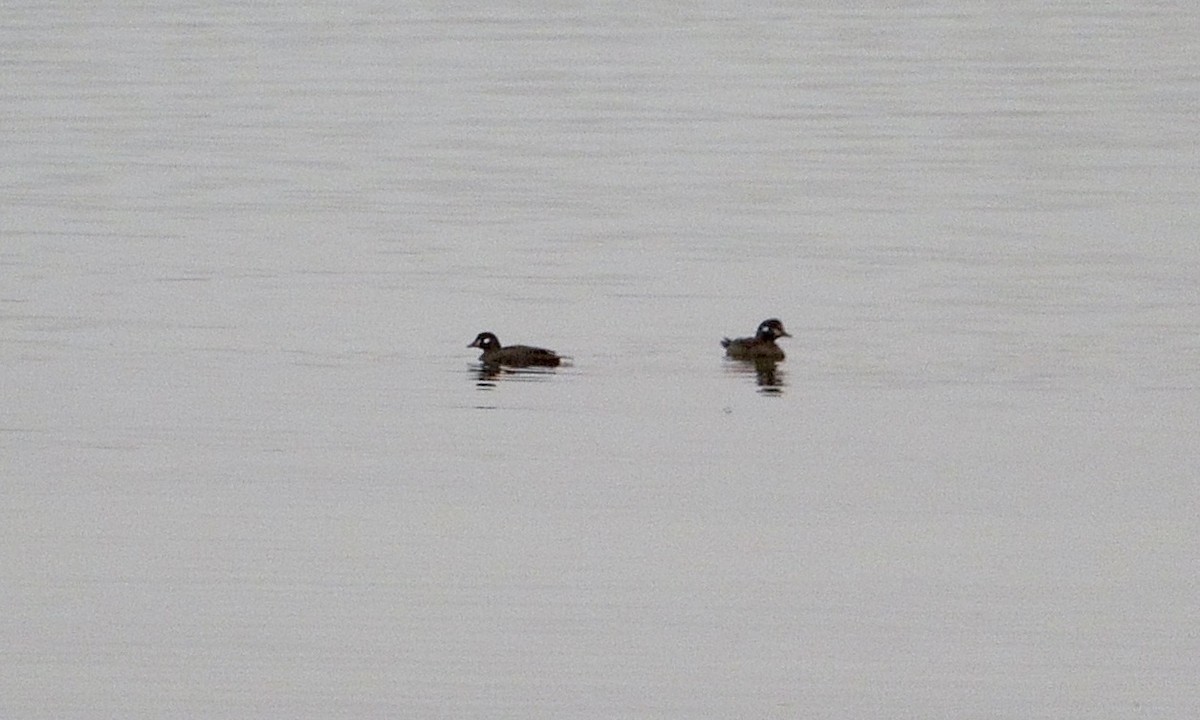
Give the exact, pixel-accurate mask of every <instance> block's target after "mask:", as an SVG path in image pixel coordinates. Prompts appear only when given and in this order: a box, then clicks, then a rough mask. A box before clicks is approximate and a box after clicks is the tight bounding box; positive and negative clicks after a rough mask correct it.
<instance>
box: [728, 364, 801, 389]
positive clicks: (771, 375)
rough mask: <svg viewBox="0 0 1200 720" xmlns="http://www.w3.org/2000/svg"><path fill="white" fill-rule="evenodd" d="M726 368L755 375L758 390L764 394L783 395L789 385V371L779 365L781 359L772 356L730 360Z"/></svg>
mask: <svg viewBox="0 0 1200 720" xmlns="http://www.w3.org/2000/svg"><path fill="white" fill-rule="evenodd" d="M726 369H727V370H728V371H729V372H732V373H734V374H735V375H751V374H753V375H754V383H755V384H756V385H758V391H759V392H760V393H762V394H764V395H782V394H783V388H784V387H785V386H786V385H787V380H786V378H787V373H786V372H784V371H783V369H782V368H780V367H779V361H778V360H773V359H770V358H756V359H754V360H730V361H729V362H728V364H727V365H726Z"/></svg>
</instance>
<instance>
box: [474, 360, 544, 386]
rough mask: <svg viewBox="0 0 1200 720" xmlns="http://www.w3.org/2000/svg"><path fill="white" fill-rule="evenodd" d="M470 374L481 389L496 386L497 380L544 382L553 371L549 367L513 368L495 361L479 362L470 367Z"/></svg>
mask: <svg viewBox="0 0 1200 720" xmlns="http://www.w3.org/2000/svg"><path fill="white" fill-rule="evenodd" d="M471 375H472V376H473V377H474V378H475V386H476V387H479V388H483V389H490V388H494V387H496V385H497V383H499V382H502V381H503V382H545V381H546V380H549V379H550V378H551V377H552V376H553V375H554V371H553V370H551V369H549V368H514V367H506V366H504V365H499V364H497V363H481V364H479V365H476V366H474V367H472V369H471Z"/></svg>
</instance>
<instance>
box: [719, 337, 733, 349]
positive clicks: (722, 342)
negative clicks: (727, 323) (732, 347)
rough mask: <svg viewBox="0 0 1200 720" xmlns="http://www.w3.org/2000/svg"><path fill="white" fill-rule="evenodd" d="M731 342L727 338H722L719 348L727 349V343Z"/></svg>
mask: <svg viewBox="0 0 1200 720" xmlns="http://www.w3.org/2000/svg"><path fill="white" fill-rule="evenodd" d="M731 342H733V341H732V340H730V339H729V338H722V339H721V347H723V348H727V347H729V343H731Z"/></svg>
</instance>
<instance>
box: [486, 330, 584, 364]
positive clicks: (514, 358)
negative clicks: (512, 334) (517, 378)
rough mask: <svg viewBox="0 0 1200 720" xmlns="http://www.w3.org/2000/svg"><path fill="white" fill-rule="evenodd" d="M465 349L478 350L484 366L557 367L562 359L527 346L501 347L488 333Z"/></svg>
mask: <svg viewBox="0 0 1200 720" xmlns="http://www.w3.org/2000/svg"><path fill="white" fill-rule="evenodd" d="M467 347H473V348H479V349H480V350H482V351H483V354H482V355H480V356H479V360H480V362H482V363H483V364H484V365H491V366H498V365H504V366H507V367H531V366H541V367H558V365H559V363H561V362H562V358H561V357H559V356H558V353H555V352H554V351H553V350H547V349H545V348H540V347H529V346H528V345H509V346H508V347H501V345H500V338H498V337H496V336H495V335H494V334H492V333H490V332H481V333H479V334H478V335H476V336H475V342H473V343H471V344H470V345H468V346H467Z"/></svg>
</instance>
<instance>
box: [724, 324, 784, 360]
mask: <svg viewBox="0 0 1200 720" xmlns="http://www.w3.org/2000/svg"><path fill="white" fill-rule="evenodd" d="M781 337H791V335H789V334H788V332H787V330H784V329H783V323H781V322H779V321H778V320H776V319H775V318H771V319H770V320H763V321H762V323H761V324H760V325H759V326H758V331H757V332H755V333H754V337H748V338H737V339H734V340H730V339H729V338H725V339H724V340H722V341H721V347H723V348H725V354H726V355H728V356H729V357H731V358H734V359H735V360H782V359H783V358H784V354H783V348H781V347H779V346H778V345H776V344H775V341H776V340H777V339H778V338H781Z"/></svg>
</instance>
